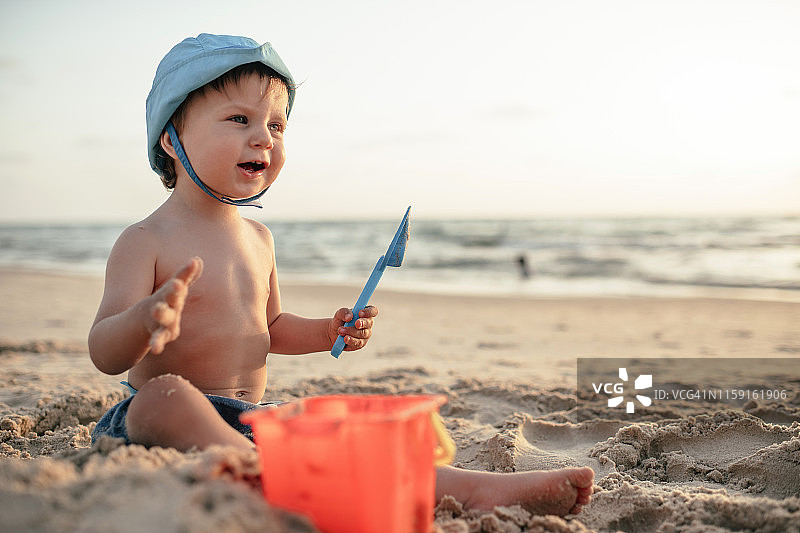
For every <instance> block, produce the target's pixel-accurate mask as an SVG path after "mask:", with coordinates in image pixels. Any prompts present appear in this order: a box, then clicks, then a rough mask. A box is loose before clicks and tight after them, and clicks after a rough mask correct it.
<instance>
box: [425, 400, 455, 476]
mask: <svg viewBox="0 0 800 533" xmlns="http://www.w3.org/2000/svg"><path fill="white" fill-rule="evenodd" d="M431 426H433V432H434V434H435V435H436V440H437V441H438V442H437V445H436V449H435V450H434V451H433V464H434V466H443V465H448V464H450V463H451V462H452V460H453V457H455V455H456V443H455V442H453V439H452V438H451V437H450V434H449V433H448V432H447V429H445V427H444V422H443V421H442V417H441V415H439V413H438V412H437V411H431Z"/></svg>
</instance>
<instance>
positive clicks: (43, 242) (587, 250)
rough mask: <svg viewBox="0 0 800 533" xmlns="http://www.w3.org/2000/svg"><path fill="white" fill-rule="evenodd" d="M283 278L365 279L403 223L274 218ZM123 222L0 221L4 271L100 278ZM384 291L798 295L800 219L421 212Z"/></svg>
mask: <svg viewBox="0 0 800 533" xmlns="http://www.w3.org/2000/svg"><path fill="white" fill-rule="evenodd" d="M262 222H265V223H266V224H267V225H268V226H269V227H270V229H271V230H272V233H273V235H274V236H275V241H276V249H277V252H276V253H277V260H278V270H279V276H280V279H281V280H282V281H291V282H294V283H311V284H320V283H321V284H352V285H360V284H362V283H363V282H364V281H365V280H366V278H367V276H368V275H369V273H370V271H371V270H372V267H373V266H374V264H375V262H376V261H377V259H378V258H379V257H380V256H381V255H382V254H384V253H385V252H386V249H387V247H388V246H389V242H390V241H391V238H392V237H393V235H394V233H395V230H396V229H397V224H398V223H399V220H397V221H385V220H383V221H376V220H356V221H305V222H303V221H291V222H290V221H269V220H262ZM123 228H124V224H118V223H108V224H0V267H10V268H23V269H37V270H47V271H57V272H62V273H63V272H68V273H79V274H94V275H102V274H103V271H104V267H105V262H106V259H107V257H108V254H109V251H110V249H111V247H112V245H113V244H114V241H115V240H116V238H117V237H118V236H119V234H120V232H121V231H122V230H123ZM381 287H383V288H391V289H395V290H404V291H417V292H420V291H421V292H432V293H449V294H479V295H492V294H496V295H503V296H514V295H517V296H526V297H528V296H533V297H537V296H539V297H559V296H670V295H672V296H696V295H723V294H724V295H733V296H735V295H737V294H745V293H746V294H749V295H762V296H764V297H766V298H778V299H790V300H800V216H785V217H725V218H661V217H653V218H608V217H605V218H536V219H529V220H517V219H515V220H502V219H493V220H415V219H414V218H413V216H412V219H411V225H410V239H409V241H408V244H407V248H406V253H405V258H404V261H403V264H402V266H401V267H399V268H391V267H390V268H387V270H386V272H385V274H384V276H383V279H382V281H381Z"/></svg>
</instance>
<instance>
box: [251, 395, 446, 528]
mask: <svg viewBox="0 0 800 533" xmlns="http://www.w3.org/2000/svg"><path fill="white" fill-rule="evenodd" d="M446 401H447V398H446V397H445V396H442V395H434V396H431V395H419V396H406V395H398V396H371V395H368V396H348V395H342V396H317V397H313V398H307V399H304V400H299V401H297V402H291V403H287V404H283V405H280V406H278V407H274V408H270V409H256V410H253V411H249V412H247V413H244V414H243V415H242V416H241V419H242V422H244V423H246V424H250V425H251V426H252V427H253V434H254V436H255V442H256V445H257V447H258V453H259V457H260V461H261V479H262V485H263V487H264V497H265V498H266V500H267V501H268V502H269V503H270V504H271V505H274V506H277V507H281V508H284V509H288V510H290V511H295V512H299V513H302V514H305V515H306V516H308V517H309V518H310V519H311V520H312V521H313V522H314V525H315V526H316V527H318V528H319V529H320V530H322V531H324V532H325V533H336V532H347V533H360V532H364V533H375V532H377V531H380V532H387V533H410V532H413V531H416V532H422V533H428V531H429V530H430V527H431V524H432V522H433V506H434V490H435V482H436V474H435V468H434V467H435V465H440V464H446V463H449V462H450V461H451V460H452V457H453V453H454V451H455V446H454V445H453V442H452V440H450V437H449V436H448V435H447V432H446V431H445V430H444V427H443V426H442V423H441V419H440V418H439V414H438V410H439V407H440V406H441V405H442V404H444V403H445V402H446Z"/></svg>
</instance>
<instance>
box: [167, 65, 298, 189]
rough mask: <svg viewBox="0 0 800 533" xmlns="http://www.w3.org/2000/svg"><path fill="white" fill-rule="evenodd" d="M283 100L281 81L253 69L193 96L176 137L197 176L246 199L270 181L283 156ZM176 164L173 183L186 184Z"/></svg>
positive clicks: (212, 186) (275, 173)
mask: <svg viewBox="0 0 800 533" xmlns="http://www.w3.org/2000/svg"><path fill="white" fill-rule="evenodd" d="M288 101H289V95H288V93H287V91H286V88H285V87H284V86H283V84H282V83H280V82H279V81H277V80H265V79H262V78H261V77H259V76H258V75H256V74H250V75H246V76H244V77H242V78H241V80H239V81H238V82H237V83H231V84H229V85H228V86H226V87H225V89H224V90H223V91H221V92H220V91H216V90H214V89H209V90H206V91H205V92H204V93H203V94H201V95H199V96H197V97H196V98H194V99H192V101H191V102H189V103H188V106H187V108H186V115H185V118H184V122H183V128H182V129H183V131H182V132H181V135H180V136H181V143H182V144H183V147H184V150H185V151H186V155H187V156H188V157H189V161H191V163H192V167H194V170H195V171H196V172H197V174H198V176H200V179H201V180H203V181H204V182H205V183H206V185H208V187H210V188H211V189H213V190H214V191H216V192H218V193H221V194H224V195H226V196H228V197H230V198H248V197H250V196H253V195H255V194H258V193H259V192H261V191H262V190H264V189H265V188H266V187H269V186H270V185H272V183H273V182H274V181H275V179H276V178H277V177H278V173H279V172H280V170H281V167H283V163H284V161H285V159H286V152H285V150H284V146H283V134H284V131H285V129H286V122H287V117H286V107H287V105H288ZM175 167H176V170H177V171H178V183H180V182H183V183H186V182H187V181H188V180H189V177H188V176H187V175H186V171H185V170H184V168H183V166H182V165H181V164H180V163H178V162H176V164H175Z"/></svg>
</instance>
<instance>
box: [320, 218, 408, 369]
mask: <svg viewBox="0 0 800 533" xmlns="http://www.w3.org/2000/svg"><path fill="white" fill-rule="evenodd" d="M410 212H411V206H409V207H408V209H406V214H405V216H404V217H403V221H402V222H400V227H399V228H397V233H395V234H394V239H392V243H391V244H390V245H389V249H388V250H386V255H382V256H381V257H380V258H379V259H378V262H377V263H376V264H375V268H373V269H372V274H370V275H369V279H368V280H367V284H366V285H364V289H363V290H362V291H361V295H360V296H359V297H358V300H356V304H355V305H354V306H353V320H351V321H350V322H348V323H346V324H345V327H352V326H354V325H355V323H356V320H358V313H359V311H361V310H362V309H364V308H365V307H366V306H367V303H368V302H369V299H370V297H371V296H372V293H373V292H374V291H375V287H377V286H378V282H379V281H380V279H381V276H382V275H383V271H384V270H386V267H387V266H391V267H399V266H400V265H401V264H402V263H403V256H404V255H405V253H406V242H408V215H409V213H410ZM344 346H345V344H344V337H342V336H341V335H339V338H337V339H336V342H335V343H334V344H333V349H332V350H331V355H332V356H334V357H336V358H338V357H339V355H341V353H342V350H344Z"/></svg>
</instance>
